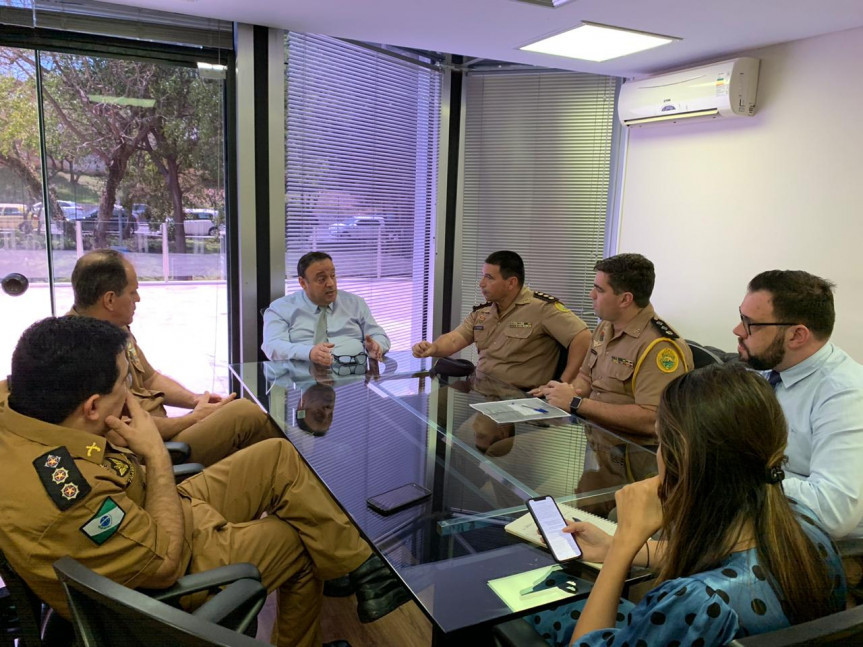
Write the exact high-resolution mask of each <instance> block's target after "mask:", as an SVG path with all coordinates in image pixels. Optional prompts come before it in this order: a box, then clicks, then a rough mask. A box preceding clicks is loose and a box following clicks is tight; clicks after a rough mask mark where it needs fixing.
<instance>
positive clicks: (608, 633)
mask: <svg viewBox="0 0 863 647" xmlns="http://www.w3.org/2000/svg"><path fill="white" fill-rule="evenodd" d="M789 500H790V501H791V504H792V508H793V509H794V510H795V512H796V513H797V515H798V518H799V520H800V525H801V526H802V527H803V530H804V531H805V532H806V534H807V535H808V536H809V538H810V539H811V540H812V541H813V542H814V544H815V546H816V547H817V548H818V552H819V553H820V554H821V556H822V557H824V560H825V561H826V563H827V567H828V572H829V573H830V579H831V582H832V583H833V590H832V596H831V608H832V611H833V612H837V611H841V610H842V609H844V608H845V574H844V571H843V569H842V560H841V559H840V557H839V555H838V553H837V552H836V548H835V546H834V545H833V543H832V542H831V541H830V538H829V537H828V536H827V534H826V533H825V532H824V531H823V530H822V529H821V528H820V527H819V526H818V525H816V523H815V521H814V520H813V517H814V515H813V513H812V512H811V511H810V510H809V509H808V508H805V507H804V506H802V505H800V504H798V503H797V502H796V501H794V500H791V499H789ZM585 603H586V600H580V601H579V602H574V603H572V604H569V605H565V606H562V607H558V608H557V609H554V610H552V611H546V612H543V613H539V614H536V615H534V616H529V617H527V618H525V620H527V621H528V622H529V623H531V624H532V625H533V626H534V628H535V629H536V631H537V632H538V633H539V634H541V635H542V636H543V638H545V640H546V642H548V643H549V644H550V645H554V646H555V647H556V646H557V645H568V644H569V640H570V637H571V636H572V631H573V629H574V628H575V622H574V621H575V620H577V619H578V617H579V616H580V614H581V610H582V608H583V607H584V605H585ZM789 625H790V622H789V620H788V618H787V616H786V615H785V612H784V611H783V609H782V603H781V601H780V600H779V598H778V597H777V596H776V593H775V592H774V590H773V587H772V586H771V585H770V582H769V578H768V573H767V571H766V569H764V568H762V567H761V565H760V564H759V563H758V559H757V555H756V551H755V549H754V548H752V549H750V550H746V551H742V552H739V553H732V554H731V555H729V556H728V557H727V558H726V559H725V560H723V562H722V563H721V564H720V565H719V566H718V567H717V568H715V569H713V570H711V571H705V572H703V573H698V574H696V575H692V576H689V577H681V578H678V579H676V580H669V581H667V582H663V583H662V584H661V585H660V586H658V587H656V588H655V589H653V590H652V591H650V592H649V593H648V594H647V595H646V596H645V597H644V599H642V601H641V602H640V603H639V604H638V605H633V604H632V603H631V602H628V601H626V600H621V603H620V606H619V607H618V614H617V623H616V625H615V627H613V628H609V629H601V630H598V631H593V632H591V633H589V634H585V635H584V636H582V637H581V638H580V639H579V640H578V641H577V642H576V643H575V644H576V645H577V646H578V647H595V646H601V647H613V646H615V645H619V646H621V647H622V646H624V645H629V646H630V647H636V646H648V645H649V646H650V647H659V646H662V645H668V646H669V647H679V646H681V645H684V646H688V645H692V646H694V647H711V646H713V645H717V646H718V645H724V644H726V643H727V642H728V641H730V640H732V639H734V638H742V637H744V636H749V635H752V634H759V633H764V632H767V631H775V630H777V629H782V628H784V627H788V626H789Z"/></svg>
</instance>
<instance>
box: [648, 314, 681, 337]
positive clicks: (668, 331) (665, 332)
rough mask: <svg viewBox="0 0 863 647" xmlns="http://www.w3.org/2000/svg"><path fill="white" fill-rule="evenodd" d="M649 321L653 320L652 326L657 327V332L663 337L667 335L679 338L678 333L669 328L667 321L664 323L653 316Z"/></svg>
mask: <svg viewBox="0 0 863 647" xmlns="http://www.w3.org/2000/svg"><path fill="white" fill-rule="evenodd" d="M651 321H652V322H653V325H654V326H656V327H657V328H659V332H661V333H662V336H663V337H668V338H669V339H680V335H678V334H677V333H676V332H674V331H673V330H672V329H671V326H669V325H668V324H667V323H665V322H664V321H663V320H662V319H660V318H659V317H653V318H652V319H651Z"/></svg>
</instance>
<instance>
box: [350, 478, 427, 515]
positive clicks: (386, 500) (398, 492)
mask: <svg viewBox="0 0 863 647" xmlns="http://www.w3.org/2000/svg"><path fill="white" fill-rule="evenodd" d="M429 496H431V492H429V491H428V490H427V489H425V488H424V487H422V486H421V485H417V484H416V483H407V484H405V485H402V486H400V487H397V488H395V489H392V490H388V491H387V492H384V493H383V494H377V495H375V496H373V497H370V498H368V499H366V503H367V504H368V506H369V507H370V508H371V509H372V510H374V511H375V512H378V513H380V514H392V513H393V512H398V511H399V510H403V509H404V508H407V507H408V506H410V505H413V504H414V503H419V502H420V501H422V500H424V499H427V498H428V497H429Z"/></svg>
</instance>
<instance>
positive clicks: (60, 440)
mask: <svg viewBox="0 0 863 647" xmlns="http://www.w3.org/2000/svg"><path fill="white" fill-rule="evenodd" d="M0 427H3V428H4V431H5V432H8V433H12V434H15V435H16V436H21V437H22V438H26V439H27V440H30V441H32V442H34V443H38V444H40V445H45V446H46V447H59V446H62V447H65V448H66V449H68V450H69V453H70V454H71V455H72V456H73V457H74V458H81V459H83V460H85V461H90V462H91V463H95V464H96V465H99V464H101V462H102V457H103V456H104V455H105V445H106V440H105V438H104V437H102V436H97V435H95V434H90V433H87V432H86V431H79V430H78V429H72V428H70V427H61V426H60V425H52V424H51V423H49V422H43V421H41V420H36V419H35V418H30V417H28V416H24V415H22V414H20V413H18V412H17V411H15V410H13V409H12V407H10V406H9V386H8V384H7V383H6V380H3V381H2V382H0Z"/></svg>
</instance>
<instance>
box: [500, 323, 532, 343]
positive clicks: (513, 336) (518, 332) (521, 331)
mask: <svg viewBox="0 0 863 647" xmlns="http://www.w3.org/2000/svg"><path fill="white" fill-rule="evenodd" d="M532 332H533V326H531V327H529V328H527V327H524V328H523V327H518V328H514V327H512V326H507V327H506V329H505V330H504V333H503V334H504V335H505V336H506V339H507V341H510V340H512V341H515V342H517V341H518V340H521V339H527V338H528V337H530V333H532Z"/></svg>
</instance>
